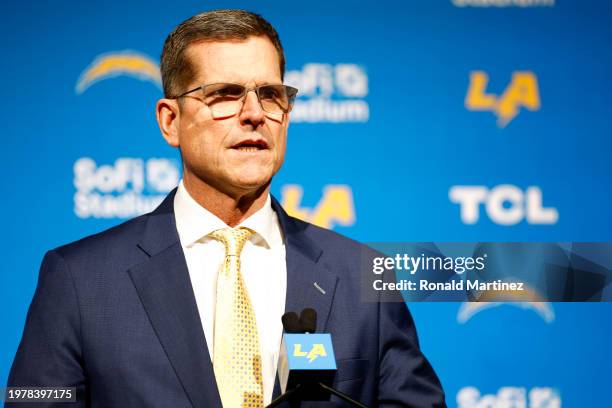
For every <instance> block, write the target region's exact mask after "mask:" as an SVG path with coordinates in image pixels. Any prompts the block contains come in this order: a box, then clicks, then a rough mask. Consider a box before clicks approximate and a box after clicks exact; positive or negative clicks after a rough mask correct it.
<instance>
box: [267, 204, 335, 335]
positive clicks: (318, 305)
mask: <svg viewBox="0 0 612 408" xmlns="http://www.w3.org/2000/svg"><path fill="white" fill-rule="evenodd" d="M272 207H273V208H274V210H275V211H276V214H277V215H278V218H279V221H280V224H281V228H282V229H283V232H284V235H285V251H286V257H287V296H286V300H285V312H296V313H298V314H299V313H300V312H301V311H302V310H303V309H304V308H307V307H310V308H313V309H315V310H316V311H317V332H319V333H320V332H323V331H325V329H326V325H327V320H328V318H329V313H330V310H331V305H332V302H333V299H334V294H335V291H336V285H337V282H338V276H337V275H336V274H335V273H333V272H332V271H331V270H330V269H329V268H328V267H327V266H326V265H325V264H324V263H322V262H319V261H320V259H321V256H322V254H323V251H322V249H321V248H320V247H319V246H318V245H317V244H316V243H315V242H314V241H313V240H312V239H310V238H309V237H307V236H306V234H305V233H304V232H305V230H306V229H307V228H309V227H310V224H307V223H305V222H302V221H299V220H297V219H295V218H293V217H290V216H289V215H287V213H286V212H285V211H284V210H283V208H282V207H281V206H280V204H279V203H278V201H276V200H275V199H273V200H272Z"/></svg>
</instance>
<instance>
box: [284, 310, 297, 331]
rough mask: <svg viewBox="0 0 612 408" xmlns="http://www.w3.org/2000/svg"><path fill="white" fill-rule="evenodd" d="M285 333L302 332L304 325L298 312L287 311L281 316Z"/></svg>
mask: <svg viewBox="0 0 612 408" xmlns="http://www.w3.org/2000/svg"><path fill="white" fill-rule="evenodd" d="M281 320H282V321H283V328H284V329H285V333H302V325H301V323H300V319H299V318H298V315H297V313H295V312H287V313H285V314H284V315H283V317H281Z"/></svg>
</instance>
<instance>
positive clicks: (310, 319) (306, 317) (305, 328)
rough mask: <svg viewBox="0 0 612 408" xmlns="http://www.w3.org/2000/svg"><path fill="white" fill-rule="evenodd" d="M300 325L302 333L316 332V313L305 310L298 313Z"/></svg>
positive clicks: (312, 310)
mask: <svg viewBox="0 0 612 408" xmlns="http://www.w3.org/2000/svg"><path fill="white" fill-rule="evenodd" d="M300 324H301V326H302V332H303V333H314V332H315V331H317V311H316V310H314V309H312V308H306V309H304V310H302V313H300Z"/></svg>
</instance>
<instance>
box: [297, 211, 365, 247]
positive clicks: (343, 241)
mask: <svg viewBox="0 0 612 408" xmlns="http://www.w3.org/2000/svg"><path fill="white" fill-rule="evenodd" d="M294 220H295V222H296V223H297V224H298V225H300V229H302V231H303V232H304V235H305V236H306V237H308V238H309V239H311V240H312V241H313V242H314V243H315V244H316V245H317V246H319V247H321V249H322V250H323V251H325V252H330V251H331V252H332V253H337V252H341V253H343V254H346V255H348V254H365V253H372V254H374V253H375V252H376V251H374V250H373V249H372V248H370V247H369V246H367V245H365V244H363V243H361V242H359V241H356V240H354V239H352V238H349V237H347V236H344V235H342V234H339V233H337V232H335V231H332V230H329V229H325V228H322V227H318V226H316V225H314V224H311V223H309V222H305V221H302V220H299V219H297V218H294Z"/></svg>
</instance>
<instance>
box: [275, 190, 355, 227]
mask: <svg viewBox="0 0 612 408" xmlns="http://www.w3.org/2000/svg"><path fill="white" fill-rule="evenodd" d="M303 193H304V191H303V189H302V187H301V186H299V185H294V184H288V185H286V186H284V187H283V189H282V197H283V199H282V204H283V208H284V209H285V210H286V211H287V212H288V213H289V215H292V216H294V217H297V218H299V219H302V220H304V221H308V222H311V223H313V224H315V225H318V226H319V227H323V228H333V227H334V226H335V225H337V224H339V225H343V226H349V225H353V224H354V223H355V209H354V206H353V193H352V191H351V188H350V187H349V186H346V185H328V186H325V189H324V190H323V197H321V199H320V201H319V203H318V204H317V206H316V207H315V208H314V209H310V208H303V207H301V205H300V204H301V201H302V195H303Z"/></svg>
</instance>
